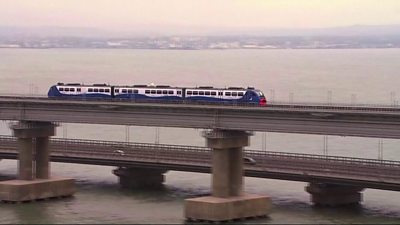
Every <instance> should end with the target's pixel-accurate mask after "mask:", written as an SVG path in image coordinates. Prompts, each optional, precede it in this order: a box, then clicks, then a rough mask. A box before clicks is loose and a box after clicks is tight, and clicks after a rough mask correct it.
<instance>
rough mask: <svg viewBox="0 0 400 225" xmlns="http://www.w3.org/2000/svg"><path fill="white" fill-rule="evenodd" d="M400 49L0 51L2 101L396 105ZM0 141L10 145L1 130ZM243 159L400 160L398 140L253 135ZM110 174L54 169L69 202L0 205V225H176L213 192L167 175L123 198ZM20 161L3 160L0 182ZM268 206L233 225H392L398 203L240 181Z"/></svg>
mask: <svg viewBox="0 0 400 225" xmlns="http://www.w3.org/2000/svg"><path fill="white" fill-rule="evenodd" d="M399 62H400V49H323V50H322V49H320V50H316V49H315V50H311V49H279V50H278V49H274V50H272V49H270V50H265V49H264V50H261V49H260V50H257V49H254V50H134V49H0V95H19V96H46V95H47V91H48V89H49V87H50V86H51V85H53V84H56V83H57V82H64V83H84V84H93V83H106V84H115V85H133V84H151V83H153V84H157V85H171V86H183V87H186V86H187V87H192V86H214V87H230V86H235V87H238V86H240V87H248V86H252V87H256V88H257V89H260V90H262V91H263V92H264V94H265V95H266V97H267V101H268V102H269V103H278V102H286V103H293V104H304V103H324V104H347V105H387V106H391V107H400V89H399V86H400V74H399V72H400V63H399ZM201 131H202V130H200V129H184V128H165V127H137V126H114V125H91V124H72V123H71V124H61V125H60V126H59V127H58V128H57V135H56V137H59V138H77V139H94V140H107V141H125V142H143V143H160V144H179V145H193V146H205V140H204V138H203V137H202V136H201ZM0 135H11V130H10V129H9V121H1V122H0ZM246 149H254V150H262V151H279V152H293V153H310V154H320V155H334V156H346V157H359V158H369V159H379V158H380V159H385V160H400V140H396V139H381V138H361V137H341V136H323V135H305V134H284V133H270V132H256V133H254V135H253V136H252V137H251V144H250V146H248V147H246ZM113 169H114V168H113V167H108V166H92V165H80V164H68V163H51V173H52V175H53V176H60V177H71V178H75V179H76V185H77V193H76V194H75V195H74V196H73V197H70V198H64V199H57V200H48V201H40V202H33V203H26V204H5V203H1V204H0V223H15V224H56V223H57V224H58V223H69V224H71V223H91V224H94V223H96V224H97V223H99V224H102V223H107V224H109V223H118V224H124V223H130V224H132V223H140V224H159V223H162V224H184V223H188V222H187V221H185V219H184V217H183V211H184V200H185V199H187V198H192V197H197V196H204V195H208V194H210V185H211V176H210V175H209V174H200V173H189V172H178V171H168V172H167V173H166V174H165V183H164V187H163V188H162V189H161V190H126V189H122V188H120V186H119V184H118V179H117V177H116V176H114V175H113V174H112V170H113ZM16 172H17V161H15V160H1V161H0V179H2V180H5V179H12V178H15V176H16ZM244 182H245V185H244V189H245V191H246V192H248V193H255V194H262V195H268V196H270V198H271V200H272V204H273V208H272V211H271V213H270V214H269V216H268V217H267V218H262V219H254V220H248V221H240V222H236V223H240V224H299V223H301V224H349V223H357V224H398V223H400V193H399V192H394V191H383V190H374V189H365V190H364V191H363V201H362V203H361V204H360V206H358V207H342V208H320V207H315V206H313V205H312V204H311V202H310V196H309V194H308V193H307V192H305V190H304V187H305V186H306V185H307V184H306V183H303V182H293V181H282V180H273V179H261V178H250V177H246V178H245V181H244Z"/></svg>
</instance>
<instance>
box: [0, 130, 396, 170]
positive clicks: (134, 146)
mask: <svg viewBox="0 0 400 225" xmlns="http://www.w3.org/2000/svg"><path fill="white" fill-rule="evenodd" d="M0 141H2V142H3V143H10V142H11V141H16V138H15V137H12V136H8V135H0ZM51 144H53V145H57V146H58V147H57V149H58V150H57V151H59V152H71V151H78V152H79V153H81V154H84V153H87V154H91V153H90V151H87V150H85V151H84V150H82V149H81V146H83V145H84V146H88V145H89V146H90V145H92V146H93V147H96V151H95V152H94V153H96V154H97V153H99V152H105V153H107V154H110V153H113V155H115V151H117V150H121V151H122V152H121V153H122V154H124V155H126V154H129V155H134V154H137V153H138V152H139V151H140V153H142V154H146V151H149V152H148V154H152V155H153V156H155V157H157V155H155V154H154V153H157V154H162V153H168V152H173V153H177V152H181V153H185V154H190V153H195V154H194V156H197V157H199V156H204V157H206V158H210V157H211V155H212V152H211V149H210V148H206V147H200V146H184V145H169V144H151V143H131V142H119V141H101V140H83V139H64V138H51ZM244 154H245V155H246V156H247V157H256V158H258V159H262V158H268V159H271V158H280V159H282V158H285V159H290V158H292V159H296V160H299V159H302V160H306V161H310V160H313V161H318V162H321V164H323V163H326V162H338V161H340V162H341V163H346V164H358V165H363V164H365V165H369V166H373V165H376V166H382V165H384V166H388V167H399V168H400V161H394V160H380V159H367V158H356V157H344V156H326V155H315V154H307V153H289V152H277V151H260V150H248V149H245V150H244ZM181 156H182V155H179V154H178V155H175V157H181ZM183 156H184V157H186V156H185V155H183Z"/></svg>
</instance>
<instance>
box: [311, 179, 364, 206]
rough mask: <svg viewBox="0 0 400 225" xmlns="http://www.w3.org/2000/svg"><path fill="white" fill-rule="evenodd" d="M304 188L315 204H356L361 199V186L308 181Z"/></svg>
mask: <svg viewBox="0 0 400 225" xmlns="http://www.w3.org/2000/svg"><path fill="white" fill-rule="evenodd" d="M305 189H306V191H307V192H308V193H310V194H311V201H312V202H313V203H314V204H315V205H320V206H342V205H357V204H359V203H360V202H361V201H362V194H361V191H362V190H363V188H362V187H356V186H349V185H339V184H327V183H309V184H308V186H307V187H306V188H305Z"/></svg>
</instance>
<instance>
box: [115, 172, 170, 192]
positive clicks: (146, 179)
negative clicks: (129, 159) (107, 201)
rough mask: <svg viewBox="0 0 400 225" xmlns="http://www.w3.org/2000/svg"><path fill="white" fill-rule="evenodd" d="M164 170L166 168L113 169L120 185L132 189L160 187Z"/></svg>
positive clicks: (163, 179) (163, 177) (163, 178)
mask: <svg viewBox="0 0 400 225" xmlns="http://www.w3.org/2000/svg"><path fill="white" fill-rule="evenodd" d="M166 172H167V171H166V170H160V169H151V168H136V167H129V168H126V167H120V168H118V169H115V170H113V173H114V174H115V175H117V176H118V177H119V183H120V185H121V187H123V188H132V189H142V188H151V189H159V188H162V187H163V183H164V181H165V176H164V173H166Z"/></svg>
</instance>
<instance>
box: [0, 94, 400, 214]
mask: <svg viewBox="0 0 400 225" xmlns="http://www.w3.org/2000/svg"><path fill="white" fill-rule="evenodd" d="M0 120H9V121H18V123H15V124H12V125H11V126H10V128H11V129H12V130H13V135H14V136H15V137H16V138H17V139H18V141H17V142H16V139H12V138H11V139H7V137H3V139H2V140H1V141H2V142H3V146H5V148H3V150H1V148H0V151H1V152H0V156H1V157H3V158H17V153H16V149H18V160H19V161H18V179H17V180H11V181H2V182H0V198H1V200H3V201H29V200H35V199H43V198H51V197H56V196H65V195H72V194H73V193H74V192H75V183H74V180H73V179H71V178H60V179H58V178H54V177H51V176H50V167H49V162H50V156H51V159H52V160H53V161H59V162H72V163H86V164H95V165H110V166H117V167H119V168H118V169H116V170H114V174H116V175H117V176H119V180H120V183H121V185H122V186H131V187H134V186H136V185H138V184H145V185H146V186H148V185H149V184H153V183H158V184H161V183H162V182H163V180H164V175H163V173H165V172H166V171H167V170H180V171H191V172H204V173H210V172H212V183H211V184H212V193H211V196H205V197H199V198H191V199H187V200H185V213H184V214H185V217H186V218H187V219H202V220H209V221H224V220H230V219H238V218H248V217H256V216H265V215H267V214H268V213H269V211H270V209H271V200H270V198H269V197H268V196H266V195H254V194H248V193H245V192H244V191H243V174H245V175H247V176H253V177H264V178H273V179H285V180H294V181H304V182H309V185H308V186H307V187H306V191H307V192H309V193H310V194H311V201H312V202H313V203H315V204H322V205H346V204H358V203H359V202H360V201H361V199H362V198H361V196H362V194H361V191H362V190H363V189H364V188H377V189H384V190H394V191H399V190H400V165H399V164H400V163H399V162H395V161H383V160H367V159H358V158H345V157H335V156H329V157H328V156H316V155H307V154H292V153H278V152H261V151H251V150H248V151H243V147H245V146H248V145H249V140H250V139H249V136H251V131H264V132H282V133H303V134H322V135H340V136H360V137H380V138H400V108H396V107H384V106H375V107H374V106H357V107H355V106H343V105H336V106H333V105H293V104H290V105H288V104H273V105H269V106H267V107H255V106H249V105H233V104H226V105H219V104H218V105H213V104H201V103H200V102H199V103H196V104H185V102H169V103H164V102H153V101H152V102H138V101H131V100H129V101H125V100H124V101H116V100H110V101H105V100H90V101H87V100H86V99H72V100H71V99H49V98H44V97H42V98H40V97H18V96H0ZM58 123H93V124H110V125H135V126H158V127H181V128H200V129H205V131H204V133H203V136H204V137H205V139H206V145H207V147H209V149H207V148H199V147H188V146H176V145H173V146H172V145H168V146H167V145H161V146H160V145H157V146H156V145H144V144H129V143H125V142H121V143H116V142H94V141H78V140H57V139H52V141H50V138H49V137H50V136H54V135H55V127H56V126H57V124H58ZM16 143H18V148H15V146H16ZM12 146H14V148H13V147H12ZM50 149H53V151H50ZM243 156H245V157H243ZM244 158H247V159H251V160H250V162H253V161H255V162H256V163H255V164H251V165H247V166H244V165H243V159H244Z"/></svg>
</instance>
